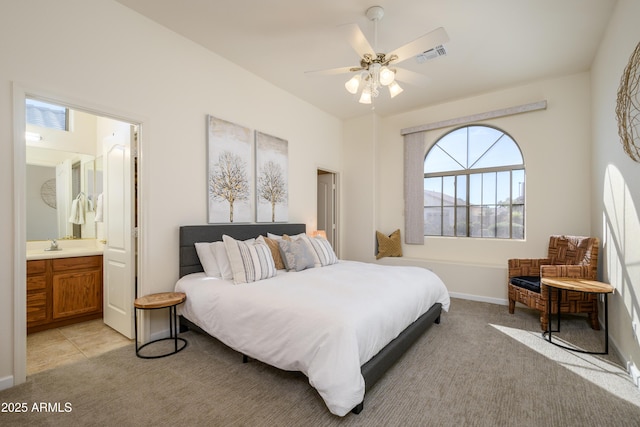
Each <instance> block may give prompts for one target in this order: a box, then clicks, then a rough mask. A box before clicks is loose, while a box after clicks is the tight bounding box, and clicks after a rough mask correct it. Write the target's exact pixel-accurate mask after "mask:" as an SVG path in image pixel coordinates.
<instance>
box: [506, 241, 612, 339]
mask: <svg viewBox="0 0 640 427" xmlns="http://www.w3.org/2000/svg"><path fill="white" fill-rule="evenodd" d="M598 247H599V241H598V239H597V238H595V237H580V236H551V237H550V239H549V251H548V256H547V258H537V259H510V260H509V261H508V274H509V278H508V282H507V287H508V296H509V313H511V314H513V313H514V310H515V304H516V302H519V303H521V304H524V305H526V306H527V307H530V308H532V309H535V310H538V311H540V327H541V329H542V330H546V329H547V325H548V322H549V319H548V305H549V304H551V311H552V312H553V313H557V312H558V296H557V294H556V293H555V292H553V293H552V295H551V301H550V302H549V301H548V292H547V287H546V286H545V285H544V284H541V278H542V277H571V278H585V279H591V280H596V279H597V268H598ZM560 298H561V299H560V312H561V313H586V314H587V315H588V319H589V322H590V324H591V327H592V328H593V329H600V323H599V322H598V299H597V295H595V294H587V293H584V292H576V291H564V290H563V291H561V296H560Z"/></svg>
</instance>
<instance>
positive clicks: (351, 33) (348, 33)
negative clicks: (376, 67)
mask: <svg viewBox="0 0 640 427" xmlns="http://www.w3.org/2000/svg"><path fill="white" fill-rule="evenodd" d="M338 28H339V29H340V31H342V33H343V35H344V36H345V37H346V39H347V40H348V41H349V44H350V45H351V47H352V48H353V50H355V51H356V53H357V54H358V56H360V58H362V57H363V56H364V55H365V54H369V55H373V57H375V52H374V51H373V48H372V47H371V44H369V41H368V40H367V38H366V37H365V36H364V34H363V33H362V30H361V29H360V27H358V25H357V24H344V25H340V26H339V27H338Z"/></svg>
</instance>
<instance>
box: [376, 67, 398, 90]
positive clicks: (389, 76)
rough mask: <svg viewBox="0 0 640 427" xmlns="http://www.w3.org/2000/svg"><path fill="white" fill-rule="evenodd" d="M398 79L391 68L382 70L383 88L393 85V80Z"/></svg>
mask: <svg viewBox="0 0 640 427" xmlns="http://www.w3.org/2000/svg"><path fill="white" fill-rule="evenodd" d="M395 78H396V73H394V72H393V71H392V70H391V69H389V67H386V66H385V67H382V68H380V84H381V85H382V86H389V85H390V84H391V83H393V80H394V79H395Z"/></svg>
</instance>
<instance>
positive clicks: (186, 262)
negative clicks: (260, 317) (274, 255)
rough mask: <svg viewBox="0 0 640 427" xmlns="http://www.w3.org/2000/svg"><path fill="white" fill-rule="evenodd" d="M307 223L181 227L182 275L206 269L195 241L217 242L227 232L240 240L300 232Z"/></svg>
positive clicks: (302, 231)
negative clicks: (199, 256) (203, 266)
mask: <svg viewBox="0 0 640 427" xmlns="http://www.w3.org/2000/svg"><path fill="white" fill-rule="evenodd" d="M306 228H307V227H306V225H305V224H273V223H265V224H211V225H184V226H182V227H180V257H179V259H180V277H182V276H185V275H187V274H190V273H198V272H200V271H204V270H203V268H202V265H201V264H200V260H199V259H198V254H197V253H196V247H195V246H194V243H197V242H216V241H219V240H222V235H223V234H226V235H228V236H231V237H233V238H234V239H238V240H246V239H251V238H252V237H258V236H260V235H263V236H266V235H267V232H269V233H273V234H280V235H282V234H289V235H294V234H299V233H304V232H305V231H306Z"/></svg>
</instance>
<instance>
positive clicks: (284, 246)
mask: <svg viewBox="0 0 640 427" xmlns="http://www.w3.org/2000/svg"><path fill="white" fill-rule="evenodd" d="M278 246H279V247H280V253H281V254H282V260H283V261H284V265H285V267H286V268H287V270H288V271H302V270H304V269H307V268H312V267H314V265H315V259H314V257H313V252H312V251H311V249H310V248H309V246H308V243H307V242H305V241H304V240H303V239H296V240H285V239H282V240H278Z"/></svg>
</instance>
